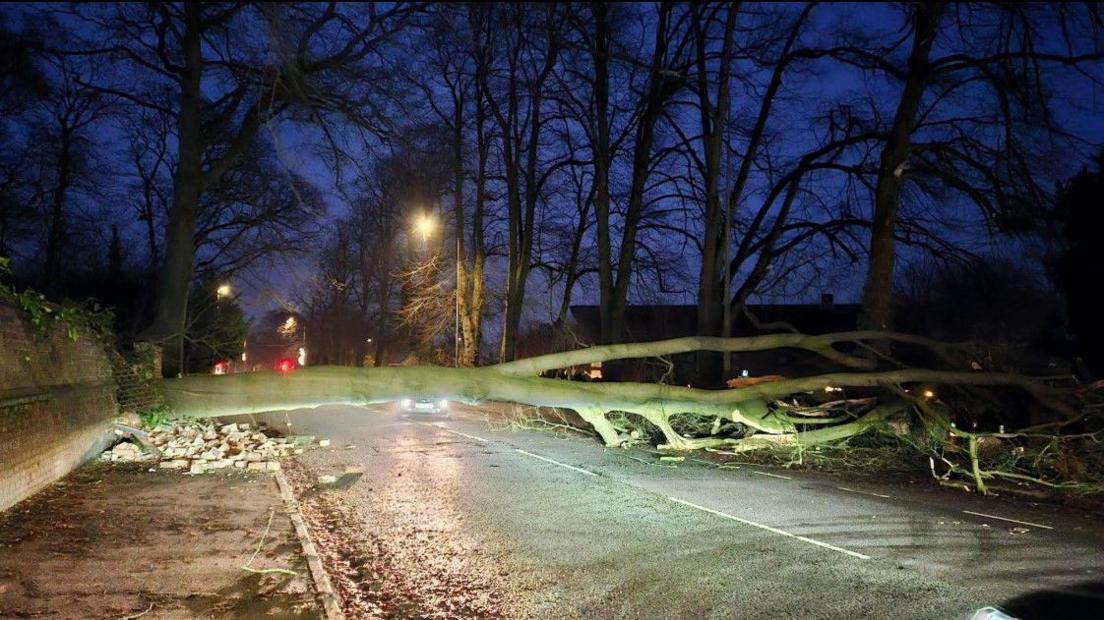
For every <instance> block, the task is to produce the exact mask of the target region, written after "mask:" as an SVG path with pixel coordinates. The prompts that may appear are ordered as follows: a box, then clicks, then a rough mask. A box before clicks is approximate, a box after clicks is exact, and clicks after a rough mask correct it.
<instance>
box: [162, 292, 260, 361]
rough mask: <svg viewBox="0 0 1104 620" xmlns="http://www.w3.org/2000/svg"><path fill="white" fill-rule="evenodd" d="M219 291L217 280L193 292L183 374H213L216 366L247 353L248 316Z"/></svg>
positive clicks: (229, 297)
mask: <svg viewBox="0 0 1104 620" xmlns="http://www.w3.org/2000/svg"><path fill="white" fill-rule="evenodd" d="M217 290H218V283H217V281H216V280H206V281H204V282H203V283H201V284H199V285H198V286H196V287H195V290H193V291H192V294H191V298H192V300H193V303H192V304H191V305H190V306H189V308H188V323H187V327H188V329H187V331H186V332H185V338H184V351H183V360H184V364H183V369H184V372H188V373H196V372H199V373H204V372H211V368H212V367H213V366H214V364H215V363H216V362H218V361H223V360H226V361H234V360H237V359H239V358H240V356H241V354H242V351H244V350H245V349H244V347H245V341H246V337H247V336H248V334H249V324H248V323H247V322H246V320H245V314H244V313H243V312H242V308H241V306H240V305H239V304H238V302H237V300H236V299H234V297H232V296H221V295H219V294H218V292H217ZM169 353H171V351H170V352H169ZM166 361H169V360H166ZM174 365H175V364H174Z"/></svg>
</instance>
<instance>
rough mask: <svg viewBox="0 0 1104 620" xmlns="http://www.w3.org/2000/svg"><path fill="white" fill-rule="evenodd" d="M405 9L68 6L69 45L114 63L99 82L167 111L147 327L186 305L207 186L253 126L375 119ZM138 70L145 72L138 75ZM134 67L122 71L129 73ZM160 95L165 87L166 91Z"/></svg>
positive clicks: (171, 325) (170, 324) (161, 328)
mask: <svg viewBox="0 0 1104 620" xmlns="http://www.w3.org/2000/svg"><path fill="white" fill-rule="evenodd" d="M410 13H411V7H408V6H407V5H404V4H394V5H389V6H388V7H386V8H385V9H383V10H377V7H376V6H375V5H370V6H365V7H353V6H350V5H343V6H339V5H338V4H336V3H329V4H326V5H310V6H307V5H265V6H258V5H245V4H237V3H235V4H230V5H205V4H199V3H185V4H183V5H178V4H171V3H155V4H149V5H141V6H139V5H130V4H116V5H109V6H88V7H82V8H81V9H78V10H77V11H76V13H75V15H74V18H75V19H79V20H80V21H81V23H82V24H83V25H84V29H85V31H86V32H88V33H89V34H88V37H87V38H88V41H86V42H85V43H84V44H83V45H81V46H79V47H77V48H75V49H71V50H68V51H69V52H70V53H75V54H80V55H85V56H87V55H97V56H103V57H107V58H110V59H111V60H112V61H114V62H115V63H116V67H117V72H116V74H115V76H114V79H108V80H102V81H99V82H97V84H96V87H97V88H98V89H99V90H100V91H101V92H104V93H109V94H113V95H115V96H117V97H120V98H122V99H124V100H127V101H129V102H131V103H133V104H134V105H136V106H139V107H142V108H146V109H149V110H153V111H155V112H158V113H161V114H165V115H167V116H169V117H171V118H173V119H174V124H175V134H176V135H175V138H176V153H175V169H174V178H173V202H172V205H171V208H170V210H169V217H168V220H167V224H166V234H165V258H164V261H163V263H162V269H161V275H160V278H159V280H158V283H159V290H158V295H157V304H156V305H157V310H156V314H155V318H154V322H153V324H152V325H151V326H150V327H149V328H148V329H147V330H146V332H145V335H146V336H147V337H149V338H151V339H153V340H160V339H164V338H166V337H168V336H171V335H172V334H175V333H178V332H179V331H180V327H181V324H182V321H183V317H185V316H186V310H187V298H188V290H189V287H190V283H191V280H192V275H193V270H194V255H195V254H194V253H195V249H194V243H193V237H194V235H195V232H196V229H197V228H196V227H197V222H198V221H199V218H200V208H201V207H200V205H201V202H202V199H203V195H204V193H205V192H206V191H207V190H208V189H210V188H211V187H212V186H214V185H215V184H216V183H217V182H218V181H219V180H220V179H221V178H222V177H223V175H224V174H225V173H227V172H228V171H229V170H230V169H231V168H233V167H234V166H235V165H236V164H237V163H238V162H239V160H240V158H241V157H242V156H243V155H244V154H246V153H247V152H248V150H249V148H250V146H251V145H252V144H253V143H254V141H255V140H256V138H257V135H258V132H259V131H260V130H261V128H262V127H265V126H266V125H267V124H268V123H270V122H271V121H274V120H276V119H280V118H284V117H285V114H286V113H287V112H289V111H292V110H305V111H307V115H308V116H310V115H313V116H311V118H315V119H317V118H321V115H322V114H325V113H327V112H336V113H341V114H345V115H347V116H351V117H353V119H354V120H355V121H356V122H358V123H359V124H361V125H368V124H370V123H371V120H372V115H371V114H370V113H369V114H365V113H364V112H363V110H365V109H367V108H368V107H369V106H370V103H371V102H370V101H368V99H369V97H370V94H369V93H366V92H365V90H364V86H365V85H366V84H372V83H373V82H372V81H371V80H370V79H366V78H370V77H374V76H375V74H376V69H377V67H378V66H379V65H380V63H381V62H383V61H382V59H381V57H380V56H379V54H380V52H381V51H382V49H383V47H384V46H385V45H386V43H387V41H388V40H389V39H390V37H391V36H392V35H393V34H394V33H395V32H396V31H397V29H399V28H400V27H401V26H402V25H403V24H404V23H405V20H406V19H407V17H409V15H410ZM133 75H142V76H145V78H146V79H137V80H136V79H134V78H133ZM128 76H129V77H128ZM161 95H167V97H163V96H161Z"/></svg>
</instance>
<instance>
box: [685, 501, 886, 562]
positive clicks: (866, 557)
mask: <svg viewBox="0 0 1104 620" xmlns="http://www.w3.org/2000/svg"><path fill="white" fill-rule="evenodd" d="M667 499H669V500H671V501H672V502H675V503H676V504H682V505H683V506H689V507H691V508H697V509H698V510H701V511H704V512H708V513H709V514H713V515H717V516H718V517H723V518H725V519H731V520H733V521H738V522H740V523H743V524H744V525H750V526H751V527H757V528H759V529H761V530H766V531H768V532H772V533H774V534H778V535H780V536H786V537H787V538H793V539H795V540H800V541H802V542H807V543H809V544H810V545H816V546H818V547H823V548H825V549H831V550H832V551H838V552H840V553H844V554H847V555H849V556H851V557H854V558H859V559H860V560H869V559H870V556H869V555H863V554H861V553H859V552H858V551H851V550H849V549H844V548H843V547H837V546H835V545H829V544H828V543H826V542H821V541H819V540H814V539H812V538H807V537H805V536H798V535H797V534H791V533H789V532H786V531H783V530H780V529H778V528H776V527H771V526H769V525H763V524H762V523H756V522H755V521H748V520H747V519H741V518H740V517H737V516H734V515H730V514H728V513H727V512H721V511H720V510H713V509H712V508H706V507H705V506H699V505H697V504H693V503H691V502H688V501H686V500H684V499H679V498H677V497H670V496H668V497H667Z"/></svg>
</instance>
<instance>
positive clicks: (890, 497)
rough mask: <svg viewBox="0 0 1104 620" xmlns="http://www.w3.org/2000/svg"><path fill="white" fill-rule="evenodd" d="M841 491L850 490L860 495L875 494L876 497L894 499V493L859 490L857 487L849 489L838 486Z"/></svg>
mask: <svg viewBox="0 0 1104 620" xmlns="http://www.w3.org/2000/svg"><path fill="white" fill-rule="evenodd" d="M836 488H837V489H839V490H841V491H850V492H851V493H858V494H859V495H873V496H874V497H881V498H883V499H893V496H892V495H882V494H881V493H874V492H871V491H857V490H855V489H849V488H847V487H836Z"/></svg>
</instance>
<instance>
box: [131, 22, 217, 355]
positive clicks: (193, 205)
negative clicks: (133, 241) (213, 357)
mask: <svg viewBox="0 0 1104 620" xmlns="http://www.w3.org/2000/svg"><path fill="white" fill-rule="evenodd" d="M200 11H201V7H200V5H199V4H198V3H185V5H184V23H185V31H184V33H183V35H182V37H181V39H182V43H183V58H184V75H183V77H182V79H181V80H180V114H179V115H178V117H177V122H176V131H177V133H176V137H177V168H176V175H175V177H174V178H173V201H172V208H171V209H170V210H169V221H168V227H167V229H166V231H165V259H164V261H163V262H162V263H161V274H160V277H159V278H158V289H157V302H156V308H155V314H154V321H153V324H152V325H150V326H149V327H148V328H146V330H145V331H144V332H143V336H144V337H145V338H146V339H148V340H152V341H155V342H163V341H165V340H168V339H169V338H171V337H173V336H179V335H181V333H182V330H183V328H184V321H185V317H187V314H188V288H189V286H190V285H191V283H192V273H193V269H194V254H195V229H196V217H197V214H198V211H199V199H200V195H201V194H202V191H203V115H202V106H203V101H202V92H201V74H202V71H203V57H202V51H201V45H202V42H201V40H200V29H201V25H200Z"/></svg>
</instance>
